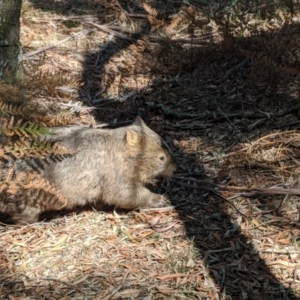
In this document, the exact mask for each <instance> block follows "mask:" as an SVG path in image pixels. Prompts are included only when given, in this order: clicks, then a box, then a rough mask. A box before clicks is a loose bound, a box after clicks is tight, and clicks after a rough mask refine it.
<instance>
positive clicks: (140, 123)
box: [133, 117, 145, 126]
mask: <svg viewBox="0 0 300 300" xmlns="http://www.w3.org/2000/svg"><path fill="white" fill-rule="evenodd" d="M133 124H135V125H139V126H143V125H145V123H144V121H143V119H142V118H141V117H136V118H135V120H134V122H133Z"/></svg>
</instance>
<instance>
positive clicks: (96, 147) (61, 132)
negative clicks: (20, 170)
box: [0, 117, 176, 223]
mask: <svg viewBox="0 0 300 300" xmlns="http://www.w3.org/2000/svg"><path fill="white" fill-rule="evenodd" d="M52 131H53V133H54V134H55V135H54V137H53V138H51V140H55V141H60V143H61V144H62V145H63V146H65V147H67V148H69V149H72V150H75V151H76V154H75V155H73V156H71V157H68V158H65V159H63V160H61V161H58V162H53V161H50V160H49V159H48V163H47V162H42V163H39V164H37V165H36V166H35V167H33V165H34V161H31V162H29V163H28V162H27V165H28V164H29V165H31V166H30V167H31V168H32V171H33V170H34V169H38V170H39V173H40V175H41V176H42V178H43V179H46V180H47V181H48V182H49V183H51V184H52V185H54V186H55V187H56V188H57V189H58V190H59V191H60V194H61V195H62V198H64V199H66V203H65V208H66V209H72V208H74V207H76V206H83V205H86V204H89V203H97V202H100V203H104V204H108V205H114V206H115V207H118V208H121V209H135V208H140V207H158V206H161V205H162V204H163V200H164V199H163V196H162V195H159V194H154V193H152V192H150V191H149V190H148V189H147V188H146V187H145V186H144V185H145V184H147V183H150V184H151V183H154V182H156V180H157V178H159V177H165V178H168V177H171V176H172V175H173V172H174V171H175V170H176V164H175V162H174V159H173V157H172V154H171V151H170V149H169V148H168V146H167V145H166V143H165V142H164V141H163V140H162V138H161V137H160V136H159V135H158V134H156V133H155V132H154V131H152V130H151V129H150V128H149V127H147V126H146V124H145V123H144V122H143V120H142V119H141V118H139V117H137V118H136V120H135V122H134V123H133V124H132V125H129V126H127V127H122V128H117V129H92V128H83V127H63V128H56V129H53V130H52ZM24 198H25V196H24V195H23V196H22V195H19V196H18V197H12V199H11V200H9V199H3V196H1V195H0V211H2V212H4V213H8V214H10V215H11V216H12V219H13V220H14V221H15V222H17V223H18V222H19V223H32V222H36V221H37V220H38V218H39V215H40V213H42V212H44V211H48V210H59V209H61V207H62V202H61V201H53V200H50V199H48V200H47V199H44V197H41V198H39V196H38V194H36V193H35V194H34V193H33V194H32V197H31V199H27V198H28V196H27V195H26V199H24ZM13 201H14V203H13V204H12V202H13Z"/></svg>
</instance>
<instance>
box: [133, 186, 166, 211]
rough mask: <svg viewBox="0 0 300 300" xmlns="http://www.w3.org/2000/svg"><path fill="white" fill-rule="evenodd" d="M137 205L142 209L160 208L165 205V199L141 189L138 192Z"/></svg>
mask: <svg viewBox="0 0 300 300" xmlns="http://www.w3.org/2000/svg"><path fill="white" fill-rule="evenodd" d="M137 202H138V203H137V204H138V207H139V208H143V207H161V206H163V205H164V204H165V198H164V197H163V196H162V195H159V194H155V193H152V192H150V191H149V190H148V189H147V188H145V187H143V188H141V189H140V190H139V191H138V199H137Z"/></svg>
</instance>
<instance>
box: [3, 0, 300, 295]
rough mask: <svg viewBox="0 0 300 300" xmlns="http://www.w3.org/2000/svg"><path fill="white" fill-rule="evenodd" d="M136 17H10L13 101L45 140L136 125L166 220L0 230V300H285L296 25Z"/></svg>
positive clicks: (198, 12) (51, 11) (116, 4)
mask: <svg viewBox="0 0 300 300" xmlns="http://www.w3.org/2000/svg"><path fill="white" fill-rule="evenodd" d="M147 3H148V4H147V5H144V6H143V5H142V2H139V1H136V2H130V3H129V2H128V1H121V0H120V1H96V0H94V1H92V0H91V1H43V0H40V1H35V0H32V1H29V0H27V1H23V13H22V33H21V41H22V45H23V47H24V52H25V55H24V61H23V64H22V66H23V68H24V72H25V75H24V76H25V78H24V80H25V81H26V80H27V82H28V83H30V84H28V87H27V90H26V89H25V92H26V93H27V95H29V96H30V98H32V99H33V100H36V101H37V102H38V103H39V104H40V105H47V106H49V105H51V106H52V107H53V109H54V110H55V107H59V108H64V109H65V112H64V114H65V115H64V116H60V117H58V118H57V122H58V123H57V122H56V121H55V122H54V123H53V124H52V125H53V126H57V125H59V124H60V123H59V120H60V121H62V124H65V123H77V124H90V125H95V122H96V123H101V122H110V123H115V122H121V121H127V120H132V119H133V118H134V117H135V116H136V115H137V114H139V115H141V116H142V117H143V118H144V119H146V120H147V123H148V124H149V125H150V126H151V128H153V129H155V130H156V131H157V132H158V133H160V134H161V135H162V136H163V137H164V138H165V140H166V141H167V142H168V144H169V145H170V146H171V148H172V150H173V151H174V153H175V156H176V158H177V160H178V163H179V170H178V173H177V178H175V179H174V181H173V182H171V183H170V184H169V185H168V186H160V187H158V189H159V190H160V191H161V192H166V193H167V195H168V197H169V199H170V201H171V204H172V205H173V206H174V207H175V208H168V209H158V210H144V211H140V212H131V213H128V214H117V213H115V212H111V211H110V212H95V211H94V210H92V209H91V208H86V209H85V210H84V211H82V212H78V213H77V214H70V213H68V214H62V215H61V216H59V217H57V218H54V219H51V220H50V221H48V222H40V223H37V224H33V225H28V226H23V227H18V226H2V227H1V233H0V235H1V239H0V249H1V252H0V268H1V270H0V296H1V299H11V300H13V299H143V300H150V299H270V300H271V299H300V288H299V286H300V285H299V283H300V272H299V266H300V265H299V257H300V248H299V233H300V232H299V209H298V202H299V195H300V188H299V186H300V184H299V179H298V178H299V173H300V168H299V164H300V157H299V140H300V136H299V132H298V126H299V121H298V119H297V114H298V105H299V104H298V91H299V78H298V75H297V72H296V71H297V70H298V69H297V68H298V61H297V57H298V56H297V55H298V54H297V51H296V50H297V47H298V46H297V45H298V44H297V43H300V40H299V41H298V40H297V37H298V36H297V34H296V32H297V30H298V29H299V23H298V20H300V15H299V14H297V11H294V13H293V15H291V14H290V13H289V10H288V9H285V10H284V9H282V10H276V9H275V8H274V7H275V6H271V5H267V4H266V5H265V6H263V5H262V7H261V8H259V9H257V11H255V12H253V11H250V10H248V11H247V13H244V14H243V15H240V18H236V17H235V15H234V14H233V15H232V17H231V20H230V22H231V23H230V24H231V25H232V27H230V28H231V29H230V30H229V31H228V28H227V31H226V26H225V25H224V24H223V25H222V24H221V23H220V18H219V19H218V18H217V15H218V13H221V12H218V10H217V9H216V7H218V6H217V5H215V6H214V5H212V7H211V8H212V9H211V10H207V8H205V7H204V6H203V7H202V6H201V5H200V4H198V2H195V3H194V4H195V5H194V6H193V5H190V6H188V5H185V6H181V4H180V3H177V2H175V1H167V2H164V4H162V2H161V1H148V2H147ZM266 3H268V2H266ZM153 8H155V9H153ZM237 9H241V10H242V7H240V6H237ZM208 11H216V15H215V16H214V17H211V16H210V17H211V18H208V17H207V16H208V15H207V13H208ZM156 12H159V14H156ZM258 12H259V13H258ZM260 13H261V14H260ZM268 13H272V14H273V15H272V18H271V17H270V18H264V16H263V14H268ZM242 19H243V20H246V21H247V22H246V24H247V26H246V25H243V26H242V25H241V24H242V22H241V20H242ZM289 34H290V35H289ZM283 37H284V38H283ZM288 37H291V38H290V39H289V38H288ZM61 41H62V42H61ZM289 41H292V42H290V43H289ZM60 42H61V43H60ZM298 48H299V47H298ZM32 51H36V52H32ZM87 106H93V107H95V108H96V109H94V110H93V112H92V113H91V112H90V111H89V109H88V108H86V107H87ZM74 112H75V114H74ZM74 115H75V116H76V118H74ZM64 117H66V120H64V119H63V118H64ZM68 118H69V119H68ZM94 118H95V120H96V121H94ZM180 178H181V179H180ZM182 178H183V179H182ZM222 197H223V198H222ZM224 198H225V199H224ZM229 202H230V204H229ZM288 297H289V298H288Z"/></svg>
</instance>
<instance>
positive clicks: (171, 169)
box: [160, 162, 177, 179]
mask: <svg viewBox="0 0 300 300" xmlns="http://www.w3.org/2000/svg"><path fill="white" fill-rule="evenodd" d="M176 170H177V165H176V163H175V162H172V163H169V165H168V167H167V168H166V169H165V170H164V171H163V172H162V173H161V174H160V176H161V177H163V178H165V179H170V178H171V177H172V176H173V174H174V172H176Z"/></svg>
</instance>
